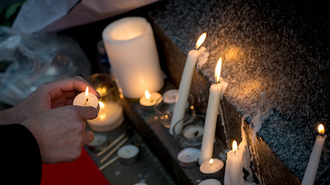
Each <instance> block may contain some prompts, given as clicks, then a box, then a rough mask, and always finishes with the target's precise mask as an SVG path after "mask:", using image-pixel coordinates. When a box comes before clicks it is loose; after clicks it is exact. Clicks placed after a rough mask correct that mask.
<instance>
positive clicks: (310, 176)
mask: <svg viewBox="0 0 330 185" xmlns="http://www.w3.org/2000/svg"><path fill="white" fill-rule="evenodd" d="M318 131H319V133H320V135H318V136H317V137H316V140H315V144H314V147H313V151H312V153H311V156H310V158H309V161H308V165H307V168H306V171H305V175H304V178H303V180H302V183H301V185H312V184H314V180H315V176H316V172H317V168H318V166H319V161H320V157H321V153H322V149H323V145H324V141H325V139H326V138H327V136H326V135H323V134H324V126H323V125H322V124H320V125H319V126H318Z"/></svg>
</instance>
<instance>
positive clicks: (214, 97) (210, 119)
mask: <svg viewBox="0 0 330 185" xmlns="http://www.w3.org/2000/svg"><path fill="white" fill-rule="evenodd" d="M219 66H220V67H219ZM220 73H221V58H220V59H219V60H218V63H217V66H216V69H215V74H216V80H217V82H218V81H219V79H220ZM220 93H221V84H220V83H217V84H212V85H211V87H210V97H209V102H208V105H207V110H206V119H205V125H204V134H203V141H202V148H201V156H200V158H199V164H202V163H203V162H204V161H206V160H209V159H211V158H212V153H213V146H214V136H215V129H216V125H217V117H218V110H219V104H220Z"/></svg>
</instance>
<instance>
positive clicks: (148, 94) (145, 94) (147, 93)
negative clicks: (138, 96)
mask: <svg viewBox="0 0 330 185" xmlns="http://www.w3.org/2000/svg"><path fill="white" fill-rule="evenodd" d="M144 96H145V97H146V98H147V99H148V100H149V99H150V96H151V95H150V93H149V91H148V90H146V91H145V92H144Z"/></svg>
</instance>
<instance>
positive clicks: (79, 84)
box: [49, 76, 101, 98]
mask: <svg viewBox="0 0 330 185" xmlns="http://www.w3.org/2000/svg"><path fill="white" fill-rule="evenodd" d="M49 85H50V90H51V91H55V93H56V91H57V90H60V91H79V92H82V91H85V90H86V87H87V86H88V87H89V91H90V92H91V93H93V94H95V95H96V96H97V97H98V98H100V97H101V96H100V94H99V93H98V92H97V91H96V90H95V89H94V88H93V86H92V85H91V84H89V83H88V82H87V81H86V80H85V79H83V78H82V77H80V76H76V77H73V78H68V79H63V80H59V81H55V82H51V83H49Z"/></svg>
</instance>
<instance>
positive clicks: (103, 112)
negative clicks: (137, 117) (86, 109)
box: [87, 101, 124, 132]
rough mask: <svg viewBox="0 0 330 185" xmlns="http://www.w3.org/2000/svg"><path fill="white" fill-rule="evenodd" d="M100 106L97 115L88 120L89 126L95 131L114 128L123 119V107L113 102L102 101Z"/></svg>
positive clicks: (105, 130)
mask: <svg viewBox="0 0 330 185" xmlns="http://www.w3.org/2000/svg"><path fill="white" fill-rule="evenodd" d="M103 104H104V107H102V106H100V110H99V113H98V116H97V117H96V118H95V119H93V120H88V121H87V122H88V125H89V127H90V128H91V129H92V130H94V131H97V132H107V131H110V130H114V129H115V128H117V127H118V126H120V125H121V124H122V122H123V121H124V114H123V107H122V106H121V105H120V104H118V103H116V102H114V101H108V102H103Z"/></svg>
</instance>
